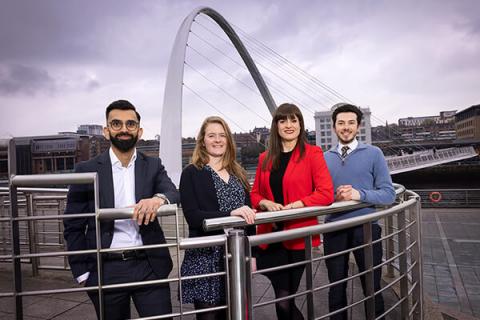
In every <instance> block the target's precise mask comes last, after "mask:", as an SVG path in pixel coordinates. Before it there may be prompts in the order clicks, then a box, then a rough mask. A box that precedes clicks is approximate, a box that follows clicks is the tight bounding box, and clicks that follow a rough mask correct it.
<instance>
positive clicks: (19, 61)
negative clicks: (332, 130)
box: [0, 0, 480, 138]
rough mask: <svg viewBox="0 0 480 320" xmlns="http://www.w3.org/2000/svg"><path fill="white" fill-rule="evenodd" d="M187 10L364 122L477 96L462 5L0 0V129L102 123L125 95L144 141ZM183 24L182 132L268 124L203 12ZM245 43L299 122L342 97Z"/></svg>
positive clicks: (471, 31)
mask: <svg viewBox="0 0 480 320" xmlns="http://www.w3.org/2000/svg"><path fill="white" fill-rule="evenodd" d="M199 5H205V6H209V7H212V8H214V9H215V10H217V11H218V12H219V13H221V14H222V15H223V16H224V17H225V18H226V19H227V20H228V21H229V22H230V23H231V24H232V25H234V28H236V30H237V32H239V33H240V34H241V35H242V36H243V37H249V38H250V37H251V38H252V39H256V40H258V41H260V42H262V43H263V44H265V45H267V46H268V47H269V48H271V49H272V50H273V51H274V52H276V53H278V54H279V55H281V56H283V57H285V58H286V59H288V60H289V61H290V62H292V63H294V64H295V65H297V66H298V67H300V68H302V69H303V70H304V71H306V72H308V73H309V74H310V75H312V76H314V77H315V78H316V79H317V80H318V81H321V82H322V83H323V84H327V85H328V86H330V87H331V88H333V89H335V90H336V91H337V92H339V93H340V94H341V95H342V96H343V97H346V98H348V99H349V100H350V101H352V102H354V103H357V104H359V105H361V106H368V107H370V109H371V111H372V113H373V114H374V116H375V121H373V122H374V124H375V125H377V124H379V123H381V122H385V121H388V122H389V123H391V122H397V120H398V118H401V117H407V116H423V115H435V114H438V113H439V112H440V111H442V110H462V109H465V108H467V107H469V106H470V105H473V104H478V103H480V87H479V85H480V16H479V12H480V1H476V0H471V1H454V0H452V1H446V0H443V1H434V0H431V1H377V0H375V1H373V0H372V1H298V0H297V1H246V0H244V1H203V2H201V1H159V0H157V1H153V0H152V1H138V0H137V1H119V0H109V1H85V0H82V1H80V0H78V1H73V0H62V1H60V0H58V1H52V0H43V1H38V0H31V1H17V0H11V1H9V0H2V1H1V4H0V110H1V117H0V137H11V136H25V135H41V134H55V133H57V132H59V131H75V130H76V129H77V126H78V125H80V124H90V123H94V124H102V125H103V124H104V122H105V120H104V110H105V107H106V106H107V105H108V104H109V103H110V102H112V101H114V100H118V99H127V100H130V101H131V102H132V103H133V104H135V105H136V106H137V108H138V109H139V111H140V113H141V114H142V125H143V127H144V128H145V136H146V137H147V138H153V137H154V136H155V134H157V133H160V117H161V109H162V104H163V91H164V86H165V77H166V71H167V66H168V61H169V56H170V52H171V49H172V46H173V41H174V38H175V35H176V33H177V30H178V28H179V26H180V24H181V22H182V21H183V19H184V18H185V17H186V16H187V15H188V14H189V13H190V12H191V11H192V10H193V9H195V8H196V7H198V6H199ZM192 31H194V33H192V34H191V35H190V41H189V43H190V45H191V49H190V48H189V50H187V59H186V60H187V65H186V67H185V84H186V86H188V90H187V88H186V89H185V91H184V92H185V94H184V101H185V104H184V115H183V124H184V129H183V132H184V136H187V135H188V136H191V135H196V132H197V130H198V127H199V126H200V123H201V121H202V120H203V118H204V117H205V116H207V115H212V114H219V111H218V110H221V112H222V115H224V116H225V117H226V118H227V121H229V122H230V125H231V127H232V130H233V131H242V130H249V129H252V128H253V127H254V126H265V125H266V126H268V125H269V114H268V112H267V109H266V107H265V105H264V104H263V102H262V100H261V98H260V97H259V96H258V93H257V92H255V90H251V89H252V88H254V85H253V82H252V81H251V79H250V77H249V75H248V73H247V71H246V70H245V69H244V68H243V67H242V64H241V60H240V58H239V57H238V55H236V53H235V51H234V50H233V49H232V48H231V47H229V43H228V42H227V41H225V40H223V39H225V37H224V35H223V34H222V33H221V31H219V29H218V28H217V27H216V26H215V25H214V24H213V23H211V22H210V21H209V19H208V18H206V17H198V19H197V22H195V23H194V24H193V27H192ZM249 42H250V41H249ZM213 48H216V49H213ZM247 48H249V49H250V50H251V53H252V56H253V57H254V59H255V60H256V61H257V62H258V63H259V64H260V65H259V69H260V71H261V72H262V74H264V77H265V79H266V81H267V82H268V83H269V85H271V91H272V95H273V96H274V98H275V101H276V102H277V103H281V102H285V101H289V102H293V103H297V104H299V105H300V106H301V107H302V110H303V112H304V116H305V118H306V119H307V126H308V127H309V128H310V129H314V126H313V112H314V111H324V110H326V109H327V108H329V107H330V106H331V105H332V104H333V103H335V102H339V101H341V100H344V98H343V97H342V98H341V97H339V96H338V95H333V94H330V93H328V92H327V91H322V90H323V89H321V88H320V86H319V85H318V82H312V81H311V82H308V83H307V82H305V80H302V79H299V78H297V77H296V74H295V72H294V71H292V70H293V69H287V67H288V63H287V62H285V61H283V60H278V61H280V62H278V61H277V62H275V61H272V60H271V55H272V53H271V52H270V53H268V52H267V51H265V50H266V49H260V47H255V46H252V45H251V42H250V44H248V43H247ZM262 50H263V51H262ZM268 55H270V56H268ZM212 62H213V63H212ZM289 70H290V71H289ZM225 71H227V72H225ZM203 76H207V77H208V78H209V79H211V80H210V81H211V82H210V81H209V80H206V79H204V78H203ZM282 76H283V79H282ZM234 78H235V79H239V80H241V81H242V82H239V81H236V80H234ZM199 96H200V97H201V98H200V97H199ZM231 96H233V97H234V98H232V97H231ZM251 110H253V111H251Z"/></svg>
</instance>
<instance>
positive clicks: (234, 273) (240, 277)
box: [227, 230, 247, 320]
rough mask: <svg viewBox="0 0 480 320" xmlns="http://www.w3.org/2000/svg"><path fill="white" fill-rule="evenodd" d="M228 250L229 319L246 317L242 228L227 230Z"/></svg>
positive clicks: (236, 319) (239, 319)
mask: <svg viewBox="0 0 480 320" xmlns="http://www.w3.org/2000/svg"><path fill="white" fill-rule="evenodd" d="M227 241H228V250H229V252H230V254H231V257H230V268H229V276H230V319H231V320H244V319H245V318H246V314H245V311H246V308H247V305H246V301H247V298H246V292H247V291H246V285H245V236H244V232H243V230H231V231H229V232H228V240H227Z"/></svg>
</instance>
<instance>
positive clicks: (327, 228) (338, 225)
mask: <svg viewBox="0 0 480 320" xmlns="http://www.w3.org/2000/svg"><path fill="white" fill-rule="evenodd" d="M416 201H417V198H412V199H410V200H408V201H405V202H403V203H400V204H398V205H396V206H395V207H394V208H390V209H386V210H382V211H380V212H373V213H370V214H366V215H363V216H360V217H354V218H350V219H344V220H339V221H335V222H330V223H325V224H318V225H314V226H309V227H303V228H297V229H290V230H283V231H278V232H273V233H264V234H259V235H254V236H248V237H247V238H248V240H249V242H250V245H252V246H258V245H260V244H269V243H275V242H282V241H287V240H293V239H298V238H305V237H307V236H310V235H315V234H323V233H328V232H334V231H339V230H344V229H348V228H352V227H355V226H359V225H362V224H365V223H368V222H373V221H377V220H379V219H381V218H383V217H386V216H388V215H390V214H393V213H396V212H398V211H401V210H405V209H406V208H408V207H410V206H412V205H413V204H415V202H416Z"/></svg>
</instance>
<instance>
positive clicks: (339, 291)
mask: <svg viewBox="0 0 480 320" xmlns="http://www.w3.org/2000/svg"><path fill="white" fill-rule="evenodd" d="M381 234H382V228H381V227H380V226H379V225H378V224H377V223H373V224H372V240H373V241H375V240H378V239H380V237H381ZM323 239H324V252H325V255H330V254H333V253H336V252H340V251H344V250H347V249H351V248H354V247H357V246H360V245H362V244H364V242H363V226H358V227H353V228H349V229H346V230H340V231H336V232H330V233H326V234H325V235H324V238H323ZM372 249H373V265H374V266H376V265H378V264H380V263H381V262H382V243H381V242H378V243H376V244H374V245H373V248H372ZM349 255H350V254H349V253H346V254H342V255H339V256H336V257H333V258H328V259H326V265H327V270H328V280H329V281H330V283H333V282H336V281H339V280H341V279H345V278H347V277H348V260H349ZM353 255H354V257H355V262H356V263H357V266H358V270H359V272H363V271H365V256H364V249H363V248H362V249H358V250H355V251H353ZM381 277H382V270H381V268H378V269H375V270H374V272H373V288H374V291H375V292H377V291H379V290H380V288H381V286H380V281H381ZM360 281H361V283H362V289H363V292H364V294H365V276H360ZM328 306H329V310H330V312H333V311H335V310H338V309H341V308H343V307H345V306H347V282H342V283H339V284H337V285H335V286H332V287H330V290H329V292H328ZM384 310H385V307H384V302H383V297H382V294H381V293H378V294H376V295H375V316H377V317H378V316H379V315H381V314H382V313H383V312H384ZM330 319H332V320H340V319H341V320H346V319H347V311H346V310H345V311H342V312H339V313H337V314H335V315H332V316H331V317H330Z"/></svg>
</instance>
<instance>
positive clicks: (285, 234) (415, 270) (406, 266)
mask: <svg viewBox="0 0 480 320" xmlns="http://www.w3.org/2000/svg"><path fill="white" fill-rule="evenodd" d="M54 183H58V184H60V183H61V184H75V183H93V185H94V193H95V196H96V199H98V184H97V177H96V174H89V173H85V174H61V175H31V176H12V178H11V181H10V187H9V199H10V200H9V201H10V202H9V203H8V207H9V211H10V215H9V217H1V218H0V222H2V223H9V224H10V227H11V236H12V241H11V247H12V254H6V255H1V256H0V261H1V260H5V259H9V260H11V261H12V264H13V278H14V286H13V290H12V291H11V292H3V293H0V298H2V297H13V298H14V300H15V307H16V317H17V319H22V318H23V302H22V299H23V297H26V296H35V295H46V294H63V293H70V292H79V291H93V290H96V291H98V292H99V296H100V297H101V296H102V292H103V291H104V290H109V289H113V288H122V287H130V286H148V285H154V284H159V283H172V284H178V287H179V290H180V292H179V296H181V287H182V286H181V283H182V281H183V280H185V279H192V278H201V277H213V276H222V277H226V279H227V281H226V283H227V303H226V304H225V305H223V306H219V307H216V308H213V309H202V310H200V311H199V310H192V308H189V307H188V306H185V305H184V304H182V303H180V308H179V310H178V311H176V312H174V313H172V314H170V315H164V316H158V317H150V318H148V319H162V318H167V317H172V316H173V317H180V318H183V317H185V316H188V315H192V314H195V313H199V312H205V311H209V310H219V309H228V311H229V312H228V314H229V317H230V318H231V319H246V318H247V317H248V319H254V318H255V310H256V309H258V308H261V307H262V306H265V305H268V304H273V303H275V302H276V301H278V300H270V301H262V302H257V303H254V301H253V300H252V288H253V284H254V283H255V279H256V277H258V276H259V275H260V274H262V273H264V272H267V271H272V270H260V271H254V272H251V271H252V270H251V269H250V263H249V261H250V259H251V251H252V247H255V246H257V245H258V244H260V243H274V242H280V241H285V240H288V239H295V238H304V239H305V243H306V257H307V258H306V260H305V261H303V262H300V264H305V265H306V275H307V276H306V279H307V285H306V290H303V291H299V292H297V293H296V294H295V295H294V296H291V297H285V298H284V299H288V298H294V297H300V296H306V297H307V299H306V301H307V316H308V318H309V319H324V318H327V317H328V316H330V315H331V314H315V301H314V294H315V293H317V292H320V291H321V290H325V289H327V288H329V287H330V286H331V285H332V284H325V283H324V284H320V285H316V284H315V283H314V281H313V280H314V279H313V276H312V270H313V265H314V264H316V263H322V262H323V261H324V260H325V259H327V258H328V257H329V256H323V255H320V256H318V255H317V253H315V252H314V250H313V248H312V246H311V237H312V236H313V235H318V234H323V233H326V232H332V231H335V230H341V229H344V228H349V227H352V226H360V225H361V226H363V228H364V230H365V234H366V235H367V236H366V242H365V244H364V245H362V246H360V247H357V248H353V249H351V250H348V252H350V251H353V250H355V249H362V250H365V252H366V256H367V257H369V256H371V248H372V244H373V243H374V242H372V241H371V229H370V224H371V222H372V221H374V220H378V219H383V220H385V223H384V226H385V228H384V231H385V235H384V237H382V239H381V240H379V241H384V242H385V243H386V248H387V250H386V252H387V254H386V257H385V261H384V263H383V264H382V265H381V266H377V267H373V266H372V264H371V261H370V262H368V261H367V266H368V268H367V270H366V271H365V272H364V273H362V274H355V275H353V276H351V277H348V278H346V279H344V280H342V281H353V280H354V279H355V278H357V277H359V276H362V275H365V277H366V278H367V279H369V277H371V274H372V272H373V270H374V269H375V268H378V267H382V266H386V267H387V271H388V272H387V274H388V275H389V276H390V277H392V281H391V282H390V283H389V284H388V286H386V287H384V288H383V289H382V291H384V290H388V289H390V288H394V287H398V291H399V293H398V301H396V302H395V303H394V304H393V305H391V306H390V307H389V308H388V309H387V310H386V312H385V315H386V316H388V315H390V314H392V312H393V311H394V310H396V309H398V308H399V309H400V314H401V316H402V318H411V317H412V318H416V319H417V318H421V317H422V316H421V315H422V285H421V277H420V275H421V267H422V263H421V255H420V254H419V252H420V229H419V228H420V216H419V213H420V206H419V198H418V196H417V195H416V194H414V193H412V192H410V191H405V189H404V188H403V187H401V186H396V190H397V194H398V199H399V201H398V203H397V204H396V205H395V206H393V207H392V208H389V209H384V210H380V211H378V212H375V213H372V214H369V215H366V216H363V217H359V218H352V219H348V220H344V221H338V222H333V223H328V224H321V225H317V226H312V227H305V228H301V229H294V230H288V231H281V232H275V233H270V234H262V235H255V236H245V235H243V232H242V231H241V230H238V229H234V230H231V231H229V232H228V234H221V235H217V236H210V237H199V238H181V237H180V232H179V220H178V219H179V210H178V208H176V206H169V207H164V209H163V210H162V213H161V214H160V215H162V216H170V215H173V216H174V217H175V226H176V229H175V233H176V236H175V239H176V241H174V242H168V243H166V244H159V245H148V246H139V247H129V248H128V250H137V249H148V248H159V247H167V248H170V249H171V250H175V251H176V269H175V270H174V271H173V273H172V274H171V275H170V277H169V278H167V279H159V280H152V281H144V282H135V283H122V284H115V285H105V284H104V283H103V277H102V272H101V265H102V264H101V261H102V254H103V253H106V252H113V251H121V250H125V249H127V248H114V249H111V248H101V247H100V243H99V241H98V242H97V247H96V248H95V249H90V250H81V251H56V252H41V253H36V252H29V253H22V252H21V250H20V237H19V235H20V233H19V225H20V223H22V222H30V221H36V220H59V221H61V220H63V219H69V218H75V217H93V218H94V219H95V223H96V232H97V239H100V236H99V235H100V223H99V222H100V221H101V220H102V219H124V218H129V217H130V216H131V214H132V209H100V208H99V207H98V201H96V209H95V212H92V213H82V214H68V215H63V214H61V213H59V214H53V215H43V216H36V215H34V214H33V215H32V216H23V217H20V216H19V215H18V208H19V207H18V206H19V202H18V201H17V200H18V198H17V195H18V192H19V191H20V190H22V188H26V187H31V186H35V187H42V186H45V185H51V184H54ZM33 190H35V189H29V190H28V192H27V193H31V192H32V191H33ZM40 190H45V191H47V190H46V189H40ZM23 191H24V192H25V191H27V190H26V189H25V190H23ZM64 191H65V190H63V192H64ZM404 191H405V192H404ZM36 197H39V196H36ZM40 199H41V198H40ZM26 205H28V201H27V204H26ZM364 206H366V205H365V204H361V203H358V202H353V201H349V202H343V203H334V204H332V205H331V206H328V207H312V208H303V209H293V210H286V211H282V212H276V213H275V212H267V213H259V214H257V218H256V222H255V223H256V224H260V223H268V222H275V221H284V220H289V219H293V218H299V217H307V216H321V215H324V214H327V213H336V212H341V211H344V210H351V209H355V208H360V207H364ZM244 224H245V222H244V221H243V220H242V219H240V218H236V217H227V218H220V219H211V220H207V221H205V229H206V230H214V229H221V228H230V227H240V226H243V225H244ZM368 235H370V237H369V236H368ZM211 246H221V247H223V248H224V251H225V270H223V271H221V272H217V273H214V274H205V275H198V276H193V277H182V276H181V272H180V265H181V252H182V251H184V250H186V249H190V248H200V247H211ZM87 253H89V254H92V253H93V254H96V255H97V261H98V262H99V263H98V265H97V271H98V272H97V273H98V283H99V285H97V286H92V287H86V288H83V287H82V288H79V287H75V288H68V289H51V290H28V291H27V290H23V286H22V273H21V270H20V263H21V261H22V259H39V258H44V257H58V256H61V257H66V256H70V255H77V254H87ZM316 255H317V256H316ZM288 267H291V265H290V266H289V265H287V266H278V267H276V268H277V269H282V268H288ZM247 275H248V276H247ZM367 281H368V280H367ZM372 290H373V287H372V286H367V290H366V291H367V292H366V297H365V298H364V299H362V300H359V301H354V302H352V303H350V304H349V305H348V306H347V308H353V307H355V306H356V305H358V304H361V303H365V305H366V309H367V315H368V319H374V316H373V315H372V301H373V299H374V298H373V297H374V295H375V294H378V293H375V292H373V291H372ZM100 306H101V310H103V303H100ZM246 306H248V312H247V309H246Z"/></svg>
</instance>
